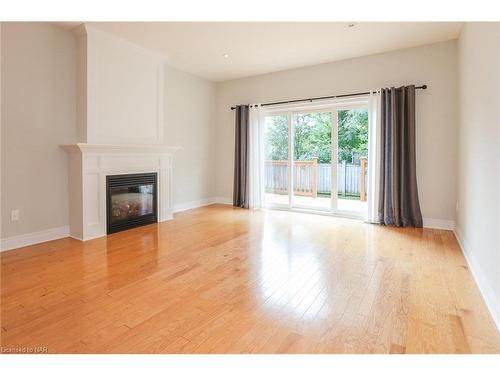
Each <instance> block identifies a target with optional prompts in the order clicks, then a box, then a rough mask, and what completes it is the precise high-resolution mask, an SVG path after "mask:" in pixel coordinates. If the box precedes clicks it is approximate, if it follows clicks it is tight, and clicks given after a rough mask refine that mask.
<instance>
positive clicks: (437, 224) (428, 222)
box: [424, 218, 455, 230]
mask: <svg viewBox="0 0 500 375" xmlns="http://www.w3.org/2000/svg"><path fill="white" fill-rule="evenodd" d="M424 228H433V229H444V230H454V229H455V222H454V221H453V220H442V219H430V218H424Z"/></svg>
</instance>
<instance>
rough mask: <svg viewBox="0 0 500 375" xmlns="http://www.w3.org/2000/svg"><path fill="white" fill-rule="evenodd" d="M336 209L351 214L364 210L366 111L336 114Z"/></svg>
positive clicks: (366, 142)
mask: <svg viewBox="0 0 500 375" xmlns="http://www.w3.org/2000/svg"><path fill="white" fill-rule="evenodd" d="M336 159H337V167H336V168H337V169H336V172H337V173H336V174H337V199H336V210H337V211H339V212H349V213H353V214H364V213H366V211H367V202H366V199H367V192H366V186H367V185H366V176H367V170H368V110H367V109H366V108H353V109H341V110H338V111H337V157H336Z"/></svg>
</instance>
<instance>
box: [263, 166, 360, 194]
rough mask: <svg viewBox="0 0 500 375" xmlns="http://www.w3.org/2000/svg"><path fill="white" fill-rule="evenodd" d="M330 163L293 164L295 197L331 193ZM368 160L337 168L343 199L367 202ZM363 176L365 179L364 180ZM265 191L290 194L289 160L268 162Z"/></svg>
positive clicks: (338, 182) (339, 190) (340, 192)
mask: <svg viewBox="0 0 500 375" xmlns="http://www.w3.org/2000/svg"><path fill="white" fill-rule="evenodd" d="M331 168H332V165H331V164H323V163H321V164H319V163H318V162H317V159H316V158H313V159H312V160H300V161H295V162H294V176H293V177H294V184H293V191H294V194H295V195H305V196H311V197H316V196H317V195H318V193H319V194H330V193H331V186H332V181H331V176H332V173H331ZM366 170H367V161H366V159H361V164H347V163H346V162H342V163H341V164H338V165H337V191H338V193H339V194H340V195H344V196H349V195H350V196H359V197H360V199H361V200H366V188H365V187H366ZM362 176H363V178H361V177H362ZM265 181H266V191H267V192H271V193H278V194H288V162H287V161H286V160H268V161H266V179H265Z"/></svg>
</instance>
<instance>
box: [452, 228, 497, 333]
mask: <svg viewBox="0 0 500 375" xmlns="http://www.w3.org/2000/svg"><path fill="white" fill-rule="evenodd" d="M453 233H454V234H455V237H456V238H457V241H458V244H459V245H460V248H461V249H462V254H464V257H465V260H466V261H467V264H468V265H469V270H470V271H471V273H472V276H473V277H474V280H475V281H476V285H477V287H478V288H479V291H480V292H481V294H482V296H483V299H484V301H485V302H486V307H487V308H488V310H489V311H490V314H491V316H492V317H493V320H494V321H495V324H496V326H497V329H498V330H499V331H500V302H499V301H498V298H497V296H496V295H495V293H494V291H493V289H492V288H491V286H490V284H489V283H488V281H487V280H486V279H485V278H484V276H483V275H484V273H483V271H482V269H481V266H480V265H479V262H478V261H477V260H475V258H474V254H473V252H472V248H471V246H470V244H469V242H468V241H467V240H466V239H465V237H464V235H463V233H462V231H461V230H460V228H459V227H458V226H457V227H455V230H454V231H453Z"/></svg>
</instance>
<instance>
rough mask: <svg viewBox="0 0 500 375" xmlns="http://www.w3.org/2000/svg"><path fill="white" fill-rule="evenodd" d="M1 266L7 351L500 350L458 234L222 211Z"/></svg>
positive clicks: (207, 210) (19, 254)
mask: <svg viewBox="0 0 500 375" xmlns="http://www.w3.org/2000/svg"><path fill="white" fill-rule="evenodd" d="M1 261H2V264H1V266H2V267H1V272H2V274H1V282H2V284H1V313H2V315H1V339H0V340H1V345H2V348H3V349H4V350H5V348H35V347H43V348H46V349H47V351H48V352H49V353H499V352H500V339H499V334H498V331H497V329H496V327H495V325H494V322H493V320H492V318H491V316H490V315H489V313H488V311H487V309H486V306H485V304H484V302H483V300H482V298H481V295H480V293H479V290H478V289H477V287H476V285H475V283H474V281H473V278H472V275H471V272H470V271H469V269H468V267H467V263H466V261H465V259H464V257H463V256H462V254H461V252H460V249H459V246H458V244H457V241H456V240H455V238H454V236H453V233H452V232H449V231H441V230H432V229H397V228H386V227H380V226H375V225H369V224H364V223H361V222H358V221H354V220H347V219H338V218H332V217H326V216H316V215H308V214H301V213H290V212H279V211H249V210H242V209H237V208H232V207H230V206H224V205H212V206H208V207H204V208H200V209H195V210H190V211H186V212H183V213H180V214H178V215H176V217H175V220H173V221H170V222H165V223H161V224H154V225H149V226H145V227H141V228H137V229H133V230H129V231H127V232H121V233H116V234H113V235H111V236H108V237H105V238H100V239H96V240H92V241H88V242H85V243H82V242H79V241H76V240H73V239H70V238H67V239H62V240H57V241H52V242H47V243H44V244H39V245H34V246H30V247H26V248H23V249H18V250H13V251H8V252H4V253H2V254H1Z"/></svg>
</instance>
